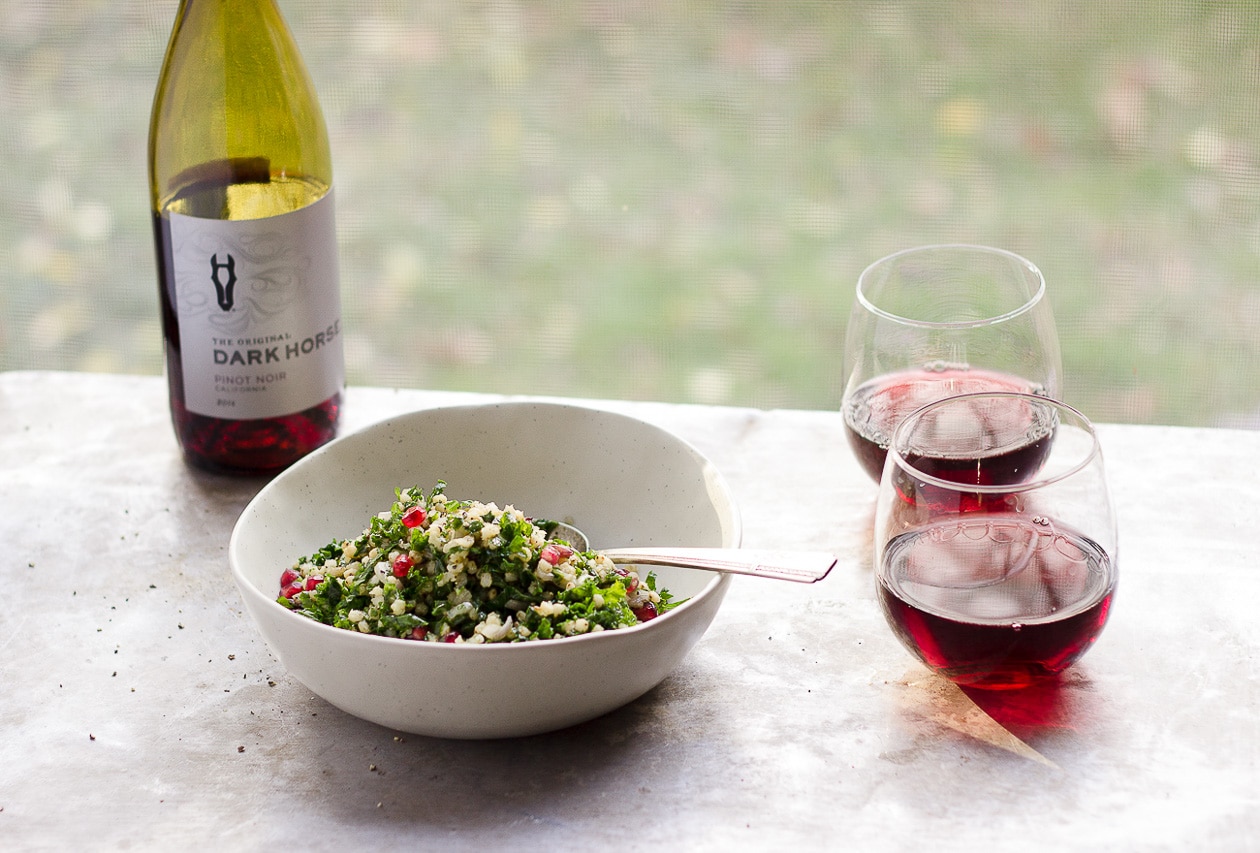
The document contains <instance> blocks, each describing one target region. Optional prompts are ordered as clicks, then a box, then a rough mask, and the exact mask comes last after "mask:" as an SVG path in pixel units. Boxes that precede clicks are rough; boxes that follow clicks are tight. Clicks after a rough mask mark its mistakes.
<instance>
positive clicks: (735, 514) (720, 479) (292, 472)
mask: <svg viewBox="0 0 1260 853" xmlns="http://www.w3.org/2000/svg"><path fill="white" fill-rule="evenodd" d="M504 407H511V408H526V407H541V408H553V409H570V410H579V411H584V412H594V413H598V414H600V415H608V416H612V417H615V418H621V419H624V420H627V421H633V422H635V423H636V424H638V425H641V426H645V427H647V428H649V429H651V430H655V431H657V432H659V433H661V434H662V435H665V436H668V437H669V438H670V439H671V440H673V441H675V442H677V444H678V445H679V446H680V447H681V448H682V449H684V450H685V451H687V452H688V453H690V454H691V455H692V457H693V458H694V459H695V460H696V461H697V462H699V463H700V465H701V467H702V469H703V470H704V471H705V476H706V479H707V480H708V482H710V483H712V484H713V485H715V486H717V488H718V489H719V492H720V494H721V495H722V496H723V497H724V498H725V499H726V500H725V503H726V504H727V507H726V509H727V512H728V513H729V515H730V527H731V538H732V540H733V542H732V545H731V546H730V547H735V548H737V547H739V546H740V544H741V542H742V540H743V519H742V517H741V514H740V511H739V504H738V503H736V501H735V496H734V494H733V493H732V491H731V488H730V484H729V483H728V482H727V481H726V478H725V477H724V476H723V475H722V472H721V471H720V470H719V469H718V468H717V466H716V465H714V464H713V463H712V461H711V460H710V459H709V458H708V457H707V456H705V455H704V454H703V453H701V452H700V451H699V450H698V449H697V448H696V447H695V446H694V445H692V444H691V443H690V442H688V441H687V440H686V439H684V438H682V437H681V436H679V435H677V434H676V433H674V432H671V431H670V430H667V429H665V428H664V427H661V426H658V425H656V424H654V423H651V422H649V421H645V420H643V419H641V418H636V417H634V416H633V415H627V414H625V413H623V412H616V411H612V410H610V409H604V408H600V407H598V406H594V405H584V404H580V403H567V402H557V401H552V400H544V399H534V398H513V399H504V400H495V401H491V402H486V403H460V404H455V405H436V406H426V407H421V408H418V409H412V410H410V411H407V412H402V413H400V414H397V415H392V416H390V417H387V418H383V419H381V420H378V421H375V422H373V423H370V424H366V425H364V426H362V427H360V428H358V429H356V430H353V431H351V432H348V433H346V434H344V435H340V436H338V437H336V438H335V439H333V440H332V441H330V442H328V443H327V444H325V445H323V446H322V447H319V448H317V449H316V450H314V451H312V452H311V453H309V454H307V455H306V456H305V457H303V458H302V459H299V460H298V461H297V462H295V463H294V464H293V465H291V466H289V467H288V468H286V469H285V470H283V471H281V472H280V473H279V474H277V475H276V476H275V477H274V478H272V479H271V480H269V481H268V482H267V483H266V484H264V485H263V487H262V488H261V489H259V490H258V492H257V493H255V494H254V496H253V497H252V498H250V500H249V502H248V503H246V505H245V507H244V509H242V510H241V512H240V514H239V515H238V516H237V519H236V521H235V523H233V525H232V533H231V536H230V537H229V539H228V547H227V557H228V567H229V569H230V572H231V575H232V578H233V580H234V581H235V582H236V585H237V588H238V589H239V590H240V591H241V594H242V595H243V596H245V597H246V598H247V599H248V598H252V599H253V600H254V602H255V603H256V604H257V605H259V606H261V607H264V608H266V607H271V608H275V610H274V611H271V612H274V613H276V614H277V615H278V616H279V618H280V619H282V620H284V619H289V620H298V621H297V622H292V623H290V624H292V625H293V626H295V627H296V626H297V625H298V624H301V623H303V622H304V623H307V624H309V625H310V626H312V627H313V628H315V629H316V630H317V631H318V630H320V629H323V630H325V631H329V632H332V633H330V634H329V638H330V639H334V638H337V637H340V638H342V641H344V642H361V641H364V640H366V641H369V642H382V643H386V644H394V647H396V648H402V647H407V646H409V647H413V648H417V649H426V648H435V647H436V648H446V649H463V650H464V651H462V652H458V653H457V654H490V653H495V654H531V653H532V654H536V653H537V652H536V651H531V650H535V649H539V648H543V649H545V648H550V647H552V646H557V645H563V646H570V645H572V644H574V643H587V644H594V643H599V642H605V643H606V642H616V640H614V639H612V638H615V637H617V636H621V635H626V634H630V633H642V632H644V631H648V630H652V626H654V625H656V623H658V622H662V620H672V618H673V617H675V614H680V613H685V612H686V611H687V610H689V609H691V608H692V606H693V605H694V606H699V603H700V601H701V600H702V599H705V598H708V597H710V596H712V595H714V594H716V593H719V592H721V591H723V590H724V589H725V588H726V587H727V586H729V584H730V583H731V576H730V575H729V574H726V573H723V572H711V573H706V574H712V576H713V577H712V578H711V579H710V580H709V581H708V582H707V583H705V585H704V586H703V587H701V589H700V590H699V591H698V592H696V593H695V594H694V595H691V596H689V597H688V598H687V599H686V600H684V601H683V602H681V603H680V604H678V605H676V606H674V607H672V608H670V609H669V610H667V611H665V612H664V613H661V614H659V615H658V616H656V617H655V618H653V619H649V620H648V621H646V622H640V623H638V624H637V625H628V626H626V627H623V628H616V629H614V630H608V631H598V632H594V633H588V634H580V635H578V636H570V637H552V638H550V639H546V640H525V641H521V642H517V643H431V642H421V641H416V640H408V639H405V638H403V637H385V636H382V635H380V634H365V633H362V632H360V631H350V630H348V629H346V628H337V627H335V626H333V625H326V624H324V623H323V622H317V621H315V620H314V619H311V618H310V617H308V616H303V615H302V614H300V613H297V612H295V611H293V610H290V609H289V608H287V607H285V606H284V605H282V604H280V603H279V602H278V601H276V599H275V598H269V597H268V596H267V595H265V594H264V593H263V591H262V590H261V589H259V588H258V586H257V585H256V584H255V583H254V582H253V581H252V580H251V579H250V578H249V577H248V576H246V574H245V572H244V570H243V569H242V568H241V566H240V561H239V560H238V558H237V551H238V547H239V544H240V539H241V537H242V535H243V534H242V522H243V521H245V520H246V517H247V516H248V515H249V514H250V512H251V510H253V508H254V507H255V506H256V505H257V504H258V503H260V502H261V501H262V500H263V499H264V496H265V495H266V494H267V493H268V492H269V491H270V490H272V489H273V488H276V487H277V484H278V483H280V482H282V481H283V480H285V479H287V478H290V477H296V476H298V473H297V472H299V471H301V470H302V468H303V466H304V465H305V464H307V463H308V461H309V460H312V459H315V458H317V457H319V456H323V455H325V454H327V453H330V452H332V450H333V449H334V448H335V447H336V446H337V445H340V444H342V443H343V442H349V441H355V440H363V438H364V437H365V436H367V435H368V434H370V433H372V432H374V431H377V430H384V429H387V428H389V427H392V426H394V425H396V424H398V423H399V422H402V421H406V420H410V419H413V418H415V417H417V416H420V415H424V414H432V413H437V412H442V411H471V410H477V409H487V408H504ZM678 570H679V571H691V572H701V570H699V569H682V568H680V569H678ZM277 577H279V576H278V575H277ZM662 624H667V623H662ZM351 637H357V638H358V639H357V640H351V639H349V638H351ZM388 647H389V646H388V645H387V646H386V648H388ZM474 649H475V650H477V651H472V650H474ZM509 649H512V650H516V651H507V650H509ZM491 650H497V651H494V652H492V651H491ZM417 653H418V654H433V653H434V652H417ZM437 653H438V654H451V652H437Z"/></svg>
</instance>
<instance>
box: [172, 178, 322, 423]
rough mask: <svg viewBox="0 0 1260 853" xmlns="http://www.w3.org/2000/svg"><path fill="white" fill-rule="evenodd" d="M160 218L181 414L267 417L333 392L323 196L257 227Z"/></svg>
mask: <svg viewBox="0 0 1260 853" xmlns="http://www.w3.org/2000/svg"><path fill="white" fill-rule="evenodd" d="M170 220H171V254H172V260H173V272H174V278H175V306H176V307H175V310H176V313H177V314H178V318H179V342H180V353H181V357H182V361H183V368H184V396H185V400H184V405H185V407H186V408H187V409H188V411H190V412H195V413H197V414H200V415H208V416H211V417H216V418H227V419H230V420H245V419H250V418H274V417H280V416H283V415H289V414H293V413H295V412H300V411H303V410H305V409H308V408H310V407H312V406H315V405H318V404H319V403H322V402H323V401H324V400H327V399H328V398H329V397H331V396H332V395H333V394H335V393H337V392H338V391H340V390H341V389H342V387H343V386H344V383H345V360H344V356H343V354H342V341H341V294H340V291H339V287H338V280H339V278H338V265H337V236H336V225H335V222H334V217H333V203H332V193H331V192H329V193H327V194H326V195H325V196H324V197H323V198H321V199H320V200H319V201H317V202H315V203H314V204H311V205H308V206H307V207H304V208H302V209H301V210H297V211H294V212H292V213H285V214H282V215H280V216H272V217H268V218H265V219H252V220H240V221H230V220H220V219H202V218H200V217H195V216H186V215H184V214H179V213H171V214H170Z"/></svg>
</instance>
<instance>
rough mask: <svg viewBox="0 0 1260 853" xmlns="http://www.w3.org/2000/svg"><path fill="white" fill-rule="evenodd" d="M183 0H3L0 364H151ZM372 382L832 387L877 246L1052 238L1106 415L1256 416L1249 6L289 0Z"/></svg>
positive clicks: (1256, 114)
mask: <svg viewBox="0 0 1260 853" xmlns="http://www.w3.org/2000/svg"><path fill="white" fill-rule="evenodd" d="M176 5H177V4H176V2H175V0H38V2H37V0H0V62H2V64H0V110H2V111H3V114H4V115H5V116H6V118H7V120H6V122H5V123H4V125H3V127H0V156H3V158H4V162H5V163H6V164H8V167H9V168H8V176H7V179H6V180H5V181H4V182H3V183H2V184H0V210H3V211H4V213H3V215H2V216H0V282H2V284H3V286H2V287H0V308H2V313H0V368H3V369H25V368H52V369H69V370H87V371H127V372H140V373H158V372H160V371H161V369H162V368H161V338H160V332H159V329H158V324H157V298H156V293H155V278H154V264H153V251H152V243H151V236H150V229H151V225H150V214H149V211H148V209H147V190H146V186H145V166H144V162H145V146H146V134H147V123H148V110H149V106H150V102H151V98H152V91H153V86H154V84H155V82H156V76H157V71H158V67H159V65H160V62H161V57H162V52H163V50H164V47H165V43H166V38H167V36H168V34H169V31H170V26H171V23H172V22H173V20H174V15H175V8H176ZM280 5H281V7H282V9H283V10H284V12H285V14H286V16H287V17H288V19H289V22H290V24H291V25H292V28H293V30H294V33H295V35H296V37H297V39H298V43H299V44H300V45H301V47H302V50H303V52H304V55H305V57H306V60H307V63H308V65H309V67H310V69H311V72H312V75H313V76H314V78H315V80H316V84H317V86H318V88H319V91H320V94H321V100H322V103H323V106H324V110H325V113H326V116H327V119H328V124H329V130H330V133H331V136H332V143H333V151H334V157H335V162H336V167H337V205H338V221H339V228H340V237H339V239H340V248H341V255H342V258H341V260H342V279H343V301H344V306H345V308H344V312H345V324H346V327H347V347H348V349H347V364H348V369H349V373H350V379H351V381H352V382H354V383H357V384H372V385H400V386H408V387H426V388H443V389H461V390H476V391H490V392H509V393H532V394H556V395H577V396H591V397H625V398H635V399H658V400H671V401H690V402H701V403H718V404H732V405H748V406H758V407H797V408H836V407H837V406H838V403H839V393H840V387H841V377H840V375H839V372H840V354H841V351H842V345H843V337H844V329H845V324H846V322H847V317H848V310H849V304H850V298H851V293H852V289H853V286H854V283H855V281H856V278H857V276H858V274H859V273H860V271H861V270H862V268H863V267H864V266H865V265H866V264H867V263H869V262H871V261H873V260H875V259H876V258H878V257H880V256H882V255H884V254H887V253H888V252H891V251H895V250H897V249H901V248H905V247H907V246H912V245H917V244H923V243H936V242H971V243H985V244H990V245H996V246H1001V247H1003V248H1006V249H1010V250H1012V251H1016V252H1019V253H1021V254H1023V255H1025V256H1027V257H1028V258H1030V259H1031V260H1033V261H1034V262H1035V263H1037V264H1038V265H1039V266H1040V267H1041V268H1042V270H1043V271H1044V272H1045V274H1046V277H1047V280H1048V287H1049V293H1050V298H1051V302H1052V304H1053V306H1054V309H1055V313H1056V317H1057V320H1058V326H1059V332H1060V338H1061V341H1062V345H1063V352H1064V360H1065V374H1066V380H1067V390H1066V393H1065V397H1066V398H1067V400H1068V401H1069V402H1072V403H1074V404H1076V405H1078V406H1079V407H1081V408H1082V409H1083V410H1084V411H1086V413H1087V414H1089V415H1091V417H1093V418H1095V419H1096V420H1106V421H1126V422H1158V423H1171V424H1203V425H1210V424H1242V425H1254V424H1258V423H1260V414H1257V413H1258V412H1260V335H1258V334H1257V330H1260V286H1258V274H1260V204H1258V202H1260V110H1257V108H1256V94H1257V88H1256V81H1257V79H1260V39H1258V38H1257V35H1258V31H1260V6H1256V5H1255V4H1252V3H1249V2H1234V3H1230V2H1216V3H1208V2H1199V1H1198V0H1196V2H1186V0H1181V1H1180V2H1178V0H1173V1H1172V2H1157V1H1156V0H1125V1H1124V2H1113V3H1094V2H1087V0H1048V1H1047V2H1041V3H1020V2H999V1H998V0H962V2H953V3H948V4H944V3H937V2H930V0H920V1H919V2H912V0H906V2H876V0H870V2H862V1H861V0H857V1H856V2H834V0H815V1H814V2H804V0H778V2H774V3H763V2H756V1H755V0H746V2H734V0H709V2H700V0H585V1H583V0H567V2H560V0H532V2H526V1H525V0H495V1H494V2H467V1H466V0H426V2H424V3H412V2H407V1H406V0H379V2H372V0H362V2H356V3H350V2H345V0H341V2H332V0H302V2H298V0H280Z"/></svg>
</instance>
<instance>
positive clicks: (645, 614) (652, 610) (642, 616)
mask: <svg viewBox="0 0 1260 853" xmlns="http://www.w3.org/2000/svg"><path fill="white" fill-rule="evenodd" d="M634 615H635V618H636V619H638V620H639V621H640V622H647V621H648V620H650V619H655V618H656V617H657V615H658V614H657V612H656V606H655V605H653V604H652V603H651V602H649V603H647V604H645V605H643V606H642V607H635V608H634Z"/></svg>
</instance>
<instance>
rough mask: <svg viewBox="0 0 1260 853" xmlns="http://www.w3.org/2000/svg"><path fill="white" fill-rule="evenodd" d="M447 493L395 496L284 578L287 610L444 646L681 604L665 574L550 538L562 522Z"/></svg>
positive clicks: (638, 617)
mask: <svg viewBox="0 0 1260 853" xmlns="http://www.w3.org/2000/svg"><path fill="white" fill-rule="evenodd" d="M445 490H446V483H445V482H442V481H439V482H438V483H437V485H436V486H435V487H434V488H433V489H432V490H431V491H430V492H429V493H427V494H426V493H425V492H424V490H423V489H420V488H414V487H413V488H405V489H397V490H396V491H395V500H394V503H393V505H392V506H391V507H390V509H388V510H386V511H382V512H380V513H378V514H377V515H375V516H373V517H372V518H371V519H370V521H369V524H368V527H367V528H366V529H364V531H363V532H362V533H361V534H360V535H359V536H357V537H355V538H354V539H343V540H336V539H334V540H333V541H332V542H330V543H329V544H328V545H326V546H324V547H323V548H321V549H320V550H319V551H317V552H315V553H314V554H312V555H311V556H309V557H305V558H303V559H299V560H298V561H296V562H295V563H294V564H293V565H292V566H290V567H289V568H287V569H285V570H284V572H283V573H282V574H281V577H280V595H279V598H278V599H277V601H279V603H280V604H282V605H284V606H285V607H287V608H289V609H290V610H293V611H295V612H297V613H300V614H302V615H303V616H307V617H309V618H311V619H314V620H315V621H317V622H322V623H324V624H326V625H332V626H334V627H337V628H344V629H346V630H350V631H358V632H360V633H364V634H376V635H380V636H386V637H399V638H403V639H411V640H422V641H426V642H445V643H511V642H522V641H526V640H547V639H552V638H556V637H572V636H579V635H582V634H591V633H597V632H600V631H608V630H615V629H617V628H625V627H629V626H631V625H637V624H638V623H640V622H644V621H647V620H649V619H653V618H655V617H656V616H657V615H659V614H660V613H663V612H665V611H666V610H669V609H670V608H671V607H675V606H677V605H678V604H680V603H681V602H678V601H675V600H674V599H673V597H672V596H671V595H670V593H669V592H668V591H667V590H665V589H660V588H658V587H657V582H656V576H655V574H652V573H649V574H648V575H647V576H646V577H645V578H640V577H639V575H638V573H637V572H635V571H634V570H633V569H631V568H627V567H625V566H618V565H614V564H613V562H612V561H611V560H609V559H608V558H607V557H603V556H601V555H599V554H598V553H596V552H593V551H585V552H582V551H576V550H574V549H573V548H572V547H570V546H569V544H568V543H567V542H563V541H558V540H550V539H548V535H549V533H550V532H551V531H552V530H553V529H554V527H555V525H554V523H551V522H547V521H542V520H534V519H531V518H528V517H527V516H526V515H525V514H524V513H522V512H521V511H520V510H518V509H516V508H515V507H513V506H510V505H509V506H506V507H504V508H502V509H500V508H499V507H498V506H497V505H496V504H494V503H482V502H480V501H471V500H455V499H452V498H449V497H448V496H447V495H446V494H445Z"/></svg>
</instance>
